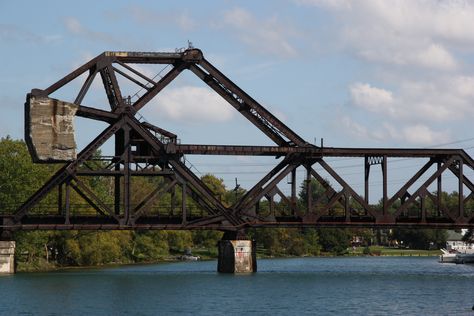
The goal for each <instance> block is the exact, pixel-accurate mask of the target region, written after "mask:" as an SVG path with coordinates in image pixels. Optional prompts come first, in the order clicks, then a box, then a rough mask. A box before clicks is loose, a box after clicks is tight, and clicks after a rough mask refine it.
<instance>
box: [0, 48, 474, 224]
mask: <svg viewBox="0 0 474 316" xmlns="http://www.w3.org/2000/svg"><path fill="white" fill-rule="evenodd" d="M136 64H163V65H170V67H168V68H167V69H168V70H167V72H166V73H164V75H163V76H160V77H159V78H158V79H156V78H150V77H149V76H147V75H145V74H144V73H143V72H142V71H140V70H138V69H139V68H138V67H136ZM184 70H189V71H191V72H192V73H193V74H195V75H196V76H197V77H198V78H200V79H201V80H202V81H203V82H205V83H206V84H207V85H208V86H209V87H210V88H211V89H212V90H214V91H215V92H216V93H218V94H219V95H220V96H221V97H222V98H224V99H225V100H226V101H227V102H228V103H229V104H230V105H232V106H233V107H234V108H235V109H236V110H237V111H238V112H239V113H240V114H241V115H243V116H244V117H245V118H246V119H247V120H248V121H250V122H251V123H252V124H253V125H255V126H256V127H257V128H258V129H260V131H261V132H262V133H264V134H265V135H266V136H267V137H269V138H270V139H271V140H272V141H273V142H274V143H275V144H276V145H274V146H231V145H199V144H181V143H180V142H179V141H177V136H176V135H175V134H173V133H171V132H169V131H166V130H164V129H162V128H160V127H157V126H154V125H152V124H150V123H148V122H143V121H142V120H140V119H138V117H139V115H137V112H138V111H139V110H140V109H142V108H143V107H144V106H145V105H146V104H147V103H148V102H149V101H150V100H152V98H154V97H155V96H156V95H157V94H158V93H160V92H161V91H162V90H163V89H164V88H165V87H166V86H167V85H168V84H170V82H172V81H173V80H174V79H175V78H176V77H177V76H178V75H179V74H180V73H181V72H182V71H184ZM84 74H85V76H86V77H85V80H84V82H83V83H82V86H80V88H79V91H78V92H77V95H76V96H75V98H73V99H72V100H73V102H72V103H74V104H76V105H78V110H77V113H76V115H77V116H79V117H83V118H88V119H92V120H97V121H102V122H105V123H107V124H108V126H107V127H106V128H105V129H104V130H103V131H102V133H100V134H99V135H98V136H97V137H96V138H95V139H94V140H93V141H92V142H90V143H89V145H87V146H86V147H85V148H84V149H83V150H82V151H81V152H80V153H78V155H77V158H76V159H74V160H72V161H69V162H67V163H66V164H64V165H63V166H62V167H61V168H59V170H58V171H57V172H56V173H55V174H54V175H53V176H52V177H51V178H50V179H49V180H48V181H47V182H46V183H45V184H44V185H43V186H42V187H41V188H40V189H39V190H38V191H37V192H36V193H34V194H33V195H32V196H31V197H29V198H28V199H27V200H26V202H24V203H23V205H21V206H20V207H19V208H18V209H17V210H16V211H15V212H13V213H11V214H9V215H3V216H2V219H3V224H2V228H3V229H4V230H20V229H23V230H31V229H56V230H62V229H218V230H224V231H238V230H242V229H245V228H248V227H316V226H345V227H431V228H460V227H474V211H473V207H472V206H473V205H474V199H473V197H474V193H473V192H474V184H473V182H472V180H471V179H469V178H468V176H467V175H466V172H465V169H466V168H470V169H473V168H474V161H473V160H472V158H471V157H470V156H469V155H468V154H467V153H466V152H465V151H463V150H461V149H374V148H370V149H367V148H333V147H318V146H315V145H312V144H310V143H308V142H307V141H305V140H304V139H303V138H301V137H300V136H298V135H297V134H296V133H295V132H294V131H292V130H291V129H290V128H289V127H287V126H286V125H285V124H283V123H282V122H281V121H280V120H279V119H278V118H276V117H275V116H274V115H273V114H272V113H270V112H269V111H268V110H266V109H265V108H264V107H263V106H262V105H261V104H259V103H258V102H257V101H256V100H254V99H253V98H252V97H251V96H249V95H248V94H247V93H245V92H244V91H243V90H242V89H240V88H239V87H238V86H237V85H236V84H234V83H233V82H232V81H231V80H230V79H228V78H227V77H226V76H225V75H224V74H222V73H221V72H220V71H219V70H218V69H216V68H215V67H214V66H213V65H212V64H211V63H210V62H209V61H207V60H206V59H205V58H204V57H203V55H202V52H201V51H200V50H198V49H194V48H190V49H187V50H184V51H180V52H174V53H156V52H150V53H147V52H105V53H103V54H101V55H99V56H97V57H96V58H94V59H92V60H91V61H89V62H87V63H86V64H84V65H83V66H81V67H79V68H78V69H77V70H75V71H73V72H71V73H70V74H68V75H67V76H65V77H64V78H62V79H61V80H59V81H58V82H56V83H54V84H53V85H51V86H50V87H48V88H46V89H44V90H40V89H33V90H32V91H31V93H30V94H28V97H27V104H26V106H27V107H28V102H29V101H30V100H31V98H32V97H44V98H49V97H50V95H51V94H52V93H54V92H55V91H57V90H58V89H60V88H62V87H63V86H65V85H68V84H69V83H70V82H71V81H73V80H74V79H76V78H78V77H79V76H81V75H84ZM97 76H100V78H101V79H102V82H103V86H104V89H105V92H106V94H107V97H108V103H109V105H108V106H110V109H108V110H104V109H98V108H93V107H88V106H85V105H82V101H83V99H84V97H85V96H86V94H87V93H88V91H89V88H90V87H91V84H92V82H93V80H94V78H95V77H97ZM119 76H120V77H121V80H126V81H127V82H128V83H129V84H133V85H136V86H137V87H138V88H140V89H142V90H143V91H144V93H143V94H142V95H138V96H136V99H135V100H132V99H131V98H130V97H127V96H125V95H123V94H122V90H121V86H119V80H118V78H119ZM26 139H27V141H28V137H26ZM109 139H114V142H115V154H114V155H113V156H111V157H98V156H97V149H98V148H100V146H101V145H103V144H104V143H105V142H106V141H107V140H109ZM29 146H31V144H29ZM185 155H260V156H273V157H280V160H278V163H277V164H276V166H275V167H274V168H273V169H272V170H271V171H270V172H268V174H266V175H265V176H263V177H262V178H261V180H260V181H258V183H256V184H255V185H254V186H253V187H251V188H250V189H249V190H248V191H246V192H245V193H244V194H242V195H241V196H239V197H238V198H237V200H236V202H235V203H234V204H233V205H226V204H225V203H223V202H222V201H221V200H220V199H219V197H217V196H215V194H214V193H213V192H212V191H211V190H210V188H209V187H208V186H206V184H205V183H204V182H203V181H202V180H201V179H200V178H199V177H197V176H196V175H195V174H194V173H193V172H192V171H191V169H190V168H189V167H188V166H187V165H186V163H185V161H184V159H183V157H185ZM327 157H359V158H360V159H361V160H362V161H363V162H362V163H361V167H362V168H363V169H364V170H363V171H364V172H363V173H364V174H365V177H364V184H365V192H364V194H363V195H360V194H358V193H357V192H356V190H355V189H354V188H353V187H352V186H351V185H350V184H349V183H348V182H347V180H345V179H344V178H343V176H341V175H340V174H339V173H338V172H337V171H336V170H335V168H333V167H331V166H330V164H329V163H328V162H327V159H326V158H327ZM395 157H397V158H408V159H415V158H420V159H423V161H424V162H425V164H424V165H423V166H422V167H421V168H420V169H419V170H418V171H417V172H416V173H414V174H413V175H412V176H411V178H409V179H408V180H407V181H406V182H404V183H403V184H402V185H401V186H400V187H399V188H398V190H397V191H396V193H395V194H393V195H390V196H389V194H388V182H389V181H390V179H389V174H388V172H387V170H388V164H389V163H388V162H389V160H390V159H393V158H395ZM374 165H380V166H381V170H382V191H383V196H382V200H381V203H380V204H379V205H372V204H370V203H369V183H370V181H369V175H370V170H371V168H373V167H374ZM297 169H298V170H301V169H303V170H305V179H306V183H307V187H306V191H307V192H308V193H309V194H307V197H308V198H307V200H306V201H304V203H301V201H298V198H297V185H296V171H297ZM320 170H324V172H325V174H326V175H330V178H331V179H332V180H331V181H328V180H327V176H323V175H322V174H321V172H320ZM446 173H449V174H451V176H452V175H454V176H455V177H456V179H457V182H458V191H457V192H458V193H459V194H458V198H457V203H456V204H455V205H452V203H450V204H449V205H448V203H447V201H446V199H445V198H444V197H443V194H441V192H443V182H442V178H443V175H444V174H446ZM93 177H95V178H100V179H109V180H110V183H113V184H112V185H111V187H112V188H113V189H112V191H111V192H110V194H109V196H110V199H109V200H104V198H103V196H102V197H101V196H100V194H98V193H97V192H94V190H93V188H92V187H91V186H90V185H89V180H88V179H90V178H93ZM136 177H148V178H152V179H154V180H152V183H153V189H152V190H151V191H150V192H148V193H147V194H146V195H145V196H143V198H142V199H141V200H140V201H139V202H136V203H132V202H131V201H132V197H133V196H134V194H135V192H134V186H133V185H132V182H133V179H135V178H136ZM288 179H290V181H289V182H287V184H288V183H289V184H291V194H284V193H283V192H282V190H281V189H280V188H279V185H280V183H281V182H283V181H288ZM153 181H154V182H153ZM315 181H316V182H317V183H319V185H320V186H321V187H322V188H323V189H324V192H323V194H320V195H319V196H318V197H317V198H316V199H314V195H313V194H311V193H312V192H311V191H312V190H313V186H312V185H311V182H315ZM336 184H337V185H336ZM433 186H434V187H435V190H433V189H430V187H433ZM466 188H467V189H466ZM73 194H74V195H76V196H80V197H81V198H82V199H83V201H84V202H85V204H86V208H87V209H88V211H87V212H80V210H79V209H78V208H77V207H76V206H75V205H74V203H73V202H72V201H71V196H72V195H73ZM50 195H53V196H54V205H53V206H51V205H50V206H48V207H47V209H46V210H45V208H44V207H43V209H41V207H40V206H41V205H42V204H41V203H42V201H43V200H44V199H45V197H47V196H50ZM163 200H166V201H168V202H167V203H164V204H163V203H161V204H160V201H163ZM189 201H192V203H190V202H189ZM262 201H264V202H262ZM160 205H161V206H160ZM262 205H264V206H262ZM91 210H93V212H91Z"/></svg>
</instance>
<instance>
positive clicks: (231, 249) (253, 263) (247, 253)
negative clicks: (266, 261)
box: [217, 240, 257, 273]
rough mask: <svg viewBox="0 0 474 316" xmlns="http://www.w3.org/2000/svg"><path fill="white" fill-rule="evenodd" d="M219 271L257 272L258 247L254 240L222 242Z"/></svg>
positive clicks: (218, 263) (220, 243)
mask: <svg viewBox="0 0 474 316" xmlns="http://www.w3.org/2000/svg"><path fill="white" fill-rule="evenodd" d="M218 247H219V259H218V262H217V271H218V272H222V273H249V272H257V256H256V248H257V247H256V246H255V241H253V240H221V241H219V243H218Z"/></svg>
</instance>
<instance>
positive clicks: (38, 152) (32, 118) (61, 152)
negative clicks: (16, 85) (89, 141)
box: [25, 95, 78, 162]
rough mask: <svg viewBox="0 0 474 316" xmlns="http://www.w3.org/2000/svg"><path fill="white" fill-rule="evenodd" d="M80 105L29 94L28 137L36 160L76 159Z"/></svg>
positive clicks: (26, 117)
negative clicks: (77, 118)
mask: <svg viewBox="0 0 474 316" xmlns="http://www.w3.org/2000/svg"><path fill="white" fill-rule="evenodd" d="M77 109H78V106H77V105H76V104H73V103H68V102H64V101H60V100H56V99H51V98H48V97H38V96H31V95H29V96H28V99H27V102H26V104H25V128H26V131H25V139H26V143H27V144H28V149H29V150H30V154H31V155H32V157H33V160H35V161H37V162H42V161H43V162H47V161H70V160H74V159H76V155H77V154H76V141H75V138H74V116H75V114H76V111H77Z"/></svg>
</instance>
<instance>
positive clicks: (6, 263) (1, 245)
mask: <svg viewBox="0 0 474 316" xmlns="http://www.w3.org/2000/svg"><path fill="white" fill-rule="evenodd" d="M10 273H15V242H14V241H0V274H10Z"/></svg>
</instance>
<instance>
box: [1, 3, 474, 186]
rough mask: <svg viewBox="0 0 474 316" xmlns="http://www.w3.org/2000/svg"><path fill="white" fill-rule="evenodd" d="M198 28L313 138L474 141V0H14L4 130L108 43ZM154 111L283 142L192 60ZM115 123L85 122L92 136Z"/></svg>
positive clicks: (189, 36)
mask: <svg viewBox="0 0 474 316" xmlns="http://www.w3.org/2000/svg"><path fill="white" fill-rule="evenodd" d="M188 40H189V41H191V42H192V43H193V45H194V46H195V47H198V48H200V49H202V51H203V52H204V55H205V56H206V58H207V59H208V60H209V61H210V62H211V63H213V64H214V65H215V66H217V67H218V68H219V69H220V70H221V71H222V72H224V73H225V74H226V75H227V76H228V77H230V78H231V79H232V80H233V81H234V82H235V83H237V84H238V85H239V86H240V87H241V88H243V89H244V90H246V91H247V92H248V93H249V94H250V95H251V96H253V97H254V98H255V99H256V100H258V101H259V102H261V103H262V104H263V105H264V106H266V107H268V108H269V109H270V110H271V111H272V112H274V113H275V114H276V115H277V116H278V117H280V118H281V119H282V120H283V121H284V122H285V123H286V124H287V125H289V126H290V127H291V128H292V129H293V130H294V131H296V132H297V133H298V134H300V136H302V137H303V138H305V139H306V140H308V141H310V142H313V141H314V140H315V139H316V140H317V142H318V143H319V138H321V137H323V138H324V143H325V145H326V146H337V147H431V146H439V145H441V144H446V143H448V144H449V143H453V142H455V144H453V145H450V146H449V147H463V148H468V150H470V147H472V146H474V139H472V138H473V137H474V136H473V135H472V128H471V125H472V123H471V122H472V119H473V118H474V58H473V52H474V3H473V2H472V1H423V0H411V1H408V0H407V1H376V0H360V1H349V0H277V1H134V2H131V1H74V2H72V1H71V2H66V1H4V0H0V45H1V50H0V58H1V59H0V60H1V65H2V66H1V74H2V75H1V76H0V106H1V108H2V111H3V115H2V116H1V117H0V135H1V136H2V137H3V136H6V135H11V136H12V137H14V138H23V103H24V100H25V95H26V93H27V92H29V91H30V90H31V89H32V88H46V87H47V86H49V85H50V84H51V83H53V82H55V81H56V80H58V79H60V78H61V77H62V76H64V75H66V74H67V73H69V72H70V71H72V70H73V69H74V68H75V67H78V66H80V65H81V64H82V63H84V62H86V61H87V60H89V59H91V58H92V57H94V56H96V55H98V54H100V53H101V52H103V51H107V50H129V51H174V50H175V49H177V48H182V47H186V46H187V41H188ZM143 70H144V71H148V72H149V73H153V71H156V70H155V69H151V68H148V69H147V68H143ZM100 90H101V89H100V86H98V85H97V86H95V87H93V91H92V97H90V98H88V99H87V100H85V101H87V102H90V103H87V104H86V105H89V106H97V107H101V106H102V105H99V104H94V102H97V103H100V102H102V101H100V100H101V98H102V96H101V93H103V92H101V91H100ZM132 92H133V91H132ZM94 93H96V94H97V97H94ZM61 96H62V95H61ZM64 98H66V99H67V96H66V95H64ZM181 100H182V101H181ZM196 101H198V102H196ZM196 103H197V104H199V107H197V106H196ZM142 114H143V115H144V116H145V117H146V118H147V120H148V121H150V122H152V123H154V124H156V125H158V126H161V127H164V128H167V129H169V130H171V131H174V132H176V133H177V134H178V135H179V137H180V139H181V141H182V142H184V143H192V142H196V143H218V144H225V143H230V144H232V143H234V144H271V141H269V140H267V139H266V138H265V137H264V136H262V135H261V133H260V132H259V131H258V130H257V129H256V128H254V127H253V126H252V125H250V124H249V123H247V122H246V121H245V120H244V119H242V118H241V117H240V116H239V114H238V113H235V112H234V111H233V109H232V108H231V107H230V106H229V105H226V104H225V103H224V102H223V101H221V100H220V99H219V98H218V97H216V96H214V95H213V94H212V92H211V91H209V90H208V89H207V87H206V86H205V85H204V84H203V83H200V82H199V81H198V80H196V79H195V78H194V77H193V75H192V74H191V73H189V72H188V73H185V74H183V75H182V76H180V77H179V79H177V80H176V82H174V83H173V84H172V85H171V86H170V87H168V89H166V90H165V91H163V93H162V94H160V95H159V96H158V97H157V99H156V100H153V101H152V102H151V104H149V106H147V107H145V108H144V109H143V111H142ZM101 128H103V125H97V126H96V125H94V124H93V123H92V122H79V123H78V134H77V142H78V144H79V146H80V147H82V146H84V145H85V144H87V143H88V141H90V140H91V139H92V138H93V134H94V133H95V132H98V131H100V129H101ZM458 141H460V142H458ZM470 152H471V153H472V150H471V151H470ZM198 161H199V160H198ZM242 161H244V162H243V163H244V164H245V163H246V162H245V159H242ZM229 163H232V161H230V162H229ZM248 164H249V165H250V164H251V162H249V163H248ZM262 164H265V163H262ZM201 165H202V166H201V168H202V169H204V170H205V171H206V170H207V169H211V168H207V167H206V165H205V163H202V164H201ZM223 177H225V175H223ZM231 177H232V179H233V176H230V175H229V177H228V178H229V179H226V181H227V182H230V181H231V180H232V179H231Z"/></svg>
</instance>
